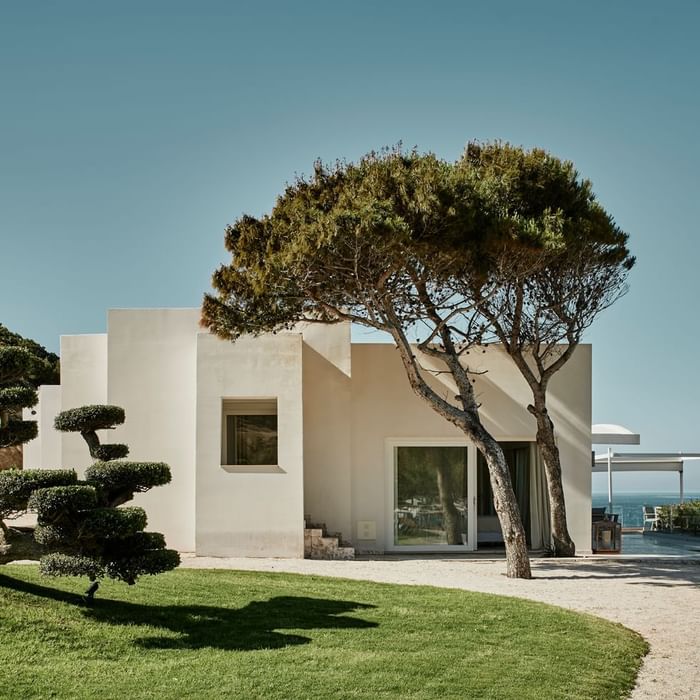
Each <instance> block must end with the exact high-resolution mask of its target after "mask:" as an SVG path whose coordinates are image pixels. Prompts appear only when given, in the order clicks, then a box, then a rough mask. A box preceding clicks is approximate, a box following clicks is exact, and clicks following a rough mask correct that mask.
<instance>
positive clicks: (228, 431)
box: [221, 399, 278, 465]
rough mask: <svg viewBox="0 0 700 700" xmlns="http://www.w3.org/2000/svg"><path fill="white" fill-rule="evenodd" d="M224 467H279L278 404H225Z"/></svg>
mask: <svg viewBox="0 0 700 700" xmlns="http://www.w3.org/2000/svg"><path fill="white" fill-rule="evenodd" d="M223 418H224V420H223V444H222V450H221V451H222V455H221V457H222V464H224V465H276V464H277V463H278V456H277V400H276V399H263V400H237V399H226V400H225V401H224V415H223Z"/></svg>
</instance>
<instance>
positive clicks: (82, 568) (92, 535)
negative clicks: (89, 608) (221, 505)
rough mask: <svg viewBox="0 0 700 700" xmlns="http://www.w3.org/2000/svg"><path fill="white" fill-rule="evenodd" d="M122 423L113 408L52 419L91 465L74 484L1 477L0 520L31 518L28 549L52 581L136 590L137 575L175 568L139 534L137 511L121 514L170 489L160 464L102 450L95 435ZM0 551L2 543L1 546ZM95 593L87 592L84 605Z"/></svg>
mask: <svg viewBox="0 0 700 700" xmlns="http://www.w3.org/2000/svg"><path fill="white" fill-rule="evenodd" d="M1 399H2V395H0V400H1ZM123 422H124V410H123V409H122V408H120V407H119V406H83V407H81V408H75V409H71V410H69V411H64V412H63V413H60V414H59V415H58V416H57V417H56V422H55V425H56V428H57V429H58V430H62V431H69V432H78V433H80V434H81V435H82V436H83V438H84V439H85V441H86V443H87V444H88V447H89V448H90V453H91V455H92V456H93V457H94V458H96V459H98V461H97V462H95V463H94V464H93V465H92V466H90V467H88V469H87V470H86V473H85V479H84V481H81V482H79V481H78V479H77V476H76V473H75V472H74V471H72V470H28V471H17V470H12V471H7V472H4V473H0V518H2V517H7V516H8V515H11V514H14V513H17V512H22V511H26V510H34V511H36V513H37V527H36V529H35V531H34V541H35V543H36V546H37V548H38V550H39V552H40V554H41V558H40V561H41V571H42V573H44V574H46V575H51V576H87V577H88V578H89V579H90V580H91V581H93V582H95V581H96V580H97V579H99V578H101V577H103V576H109V577H111V578H114V579H119V580H122V581H125V582H126V583H128V584H133V583H135V582H136V580H137V578H138V577H139V576H141V575H143V574H157V573H160V572H162V571H168V570H169V569H173V568H175V567H176V566H177V565H178V564H179V562H180V558H179V555H178V553H177V552H176V551H174V550H170V549H166V545H165V538H164V537H163V535H162V534H160V533H158V532H144V528H145V527H146V523H147V517H146V512H145V511H144V510H143V508H139V507H137V506H126V507H120V506H122V504H124V503H126V502H127V501H130V500H131V499H132V498H133V496H134V494H135V493H142V492H144V491H148V490H149V489H151V488H153V487H154V486H163V485H165V484H167V483H169V482H170V478H171V476H170V467H169V466H168V465H167V464H164V463H162V462H128V461H125V460H123V459H114V458H115V457H117V458H119V457H123V456H125V455H126V454H127V453H128V447H127V446H126V445H122V444H112V445H101V444H100V441H99V437H98V436H97V432H96V431H97V430H104V429H109V428H114V427H115V426H116V425H119V424H121V423H123ZM0 545H2V543H1V542H0ZM96 588H97V585H96V583H94V584H93V585H92V586H91V587H90V589H89V590H88V593H87V595H88V598H91V597H92V595H93V594H94V592H95V590H96Z"/></svg>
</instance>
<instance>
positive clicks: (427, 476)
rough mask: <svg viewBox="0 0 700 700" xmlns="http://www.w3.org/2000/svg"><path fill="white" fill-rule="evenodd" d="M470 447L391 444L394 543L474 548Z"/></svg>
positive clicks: (447, 547)
mask: <svg viewBox="0 0 700 700" xmlns="http://www.w3.org/2000/svg"><path fill="white" fill-rule="evenodd" d="M469 452H470V449H469V448H468V447H467V446H466V445H464V444H462V445H458V444H418V441H415V442H414V443H413V444H400V443H399V444H395V445H393V446H392V462H393V464H392V467H393V468H392V473H393V489H392V491H393V503H392V509H391V513H392V530H393V542H392V544H393V548H404V547H406V548H409V547H410V548H414V549H416V550H417V549H422V550H428V551H431V550H436V551H439V550H442V549H449V548H451V547H460V548H462V549H473V548H474V545H475V542H474V536H473V529H474V523H475V513H473V512H472V511H473V508H472V505H473V500H474V499H473V492H474V486H473V483H474V475H473V473H472V472H474V471H475V464H472V465H470V459H469ZM471 461H472V462H474V460H471ZM470 466H471V469H470Z"/></svg>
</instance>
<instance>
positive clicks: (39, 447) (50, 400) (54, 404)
mask: <svg viewBox="0 0 700 700" xmlns="http://www.w3.org/2000/svg"><path fill="white" fill-rule="evenodd" d="M37 393H38V394H39V402H38V403H37V405H36V406H35V407H34V408H33V409H29V408H25V409H24V410H23V412H22V414H23V417H24V419H25V420H35V421H36V422H37V428H38V429H39V433H38V435H37V436H36V438H34V440H30V441H29V442H28V443H26V444H25V445H24V461H23V464H24V468H25V469H60V468H62V464H61V459H62V457H61V433H59V432H58V431H57V430H55V429H54V427H53V421H54V418H56V416H57V415H58V413H59V412H60V410H61V387H60V386H54V385H45V386H40V387H39V391H38V392H37ZM32 411H35V414H34V415H32Z"/></svg>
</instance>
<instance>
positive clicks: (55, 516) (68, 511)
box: [27, 486, 97, 525]
mask: <svg viewBox="0 0 700 700" xmlns="http://www.w3.org/2000/svg"><path fill="white" fill-rule="evenodd" d="M27 505H28V507H29V510H35V511H36V514H37V522H38V523H39V525H51V524H53V523H58V522H60V521H61V520H65V519H75V518H78V517H83V516H82V511H85V510H88V509H90V508H96V507H97V493H96V492H95V489H94V488H93V487H92V486H53V487H50V488H45V489H38V490H36V491H34V492H33V493H32V495H31V496H30V498H29V503H28V504H27Z"/></svg>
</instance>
